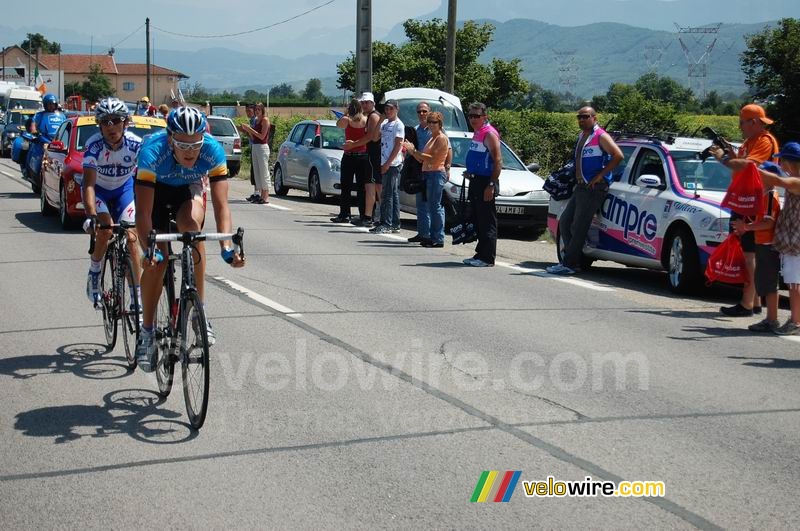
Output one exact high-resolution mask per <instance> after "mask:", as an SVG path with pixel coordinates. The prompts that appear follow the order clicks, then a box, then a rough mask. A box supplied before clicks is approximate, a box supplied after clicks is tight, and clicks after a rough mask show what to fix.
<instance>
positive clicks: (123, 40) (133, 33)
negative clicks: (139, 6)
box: [111, 24, 144, 49]
mask: <svg viewBox="0 0 800 531" xmlns="http://www.w3.org/2000/svg"><path fill="white" fill-rule="evenodd" d="M143 27H144V24H142V25H141V26H139V27H138V28H136V29H135V30H133V31H132V32H130V33H129V34H128V36H127V37H125V38H124V39H122V40H121V41H119V42H118V43H117V44H114V45H112V46H111V48H112V49H114V48H116V47H117V46H119V45H120V44H122V43H123V42H125V41H127V40H128V39H130V38H131V37H133V36H134V35H136V34H137V33H138V32H139V30H140V29H142V28H143Z"/></svg>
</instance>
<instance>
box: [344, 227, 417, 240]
mask: <svg viewBox="0 0 800 531" xmlns="http://www.w3.org/2000/svg"><path fill="white" fill-rule="evenodd" d="M353 231H354V232H366V233H367V234H371V235H373V236H383V237H384V238H386V239H387V240H396V241H398V242H404V241H407V240H408V238H406V237H405V236H397V235H395V234H386V233H381V234H375V233H374V232H370V229H369V228H367V227H355V226H354V227H353Z"/></svg>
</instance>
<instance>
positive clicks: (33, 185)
mask: <svg viewBox="0 0 800 531" xmlns="http://www.w3.org/2000/svg"><path fill="white" fill-rule="evenodd" d="M22 178H23V179H25V180H26V181H28V182H29V183H31V191H32V192H33V193H34V194H36V195H40V194H41V193H42V187H41V186H39V185H38V184H36V181H34V179H33V177H32V176H31V170H29V169H28V167H27V166H26V167H24V168H23V169H22Z"/></svg>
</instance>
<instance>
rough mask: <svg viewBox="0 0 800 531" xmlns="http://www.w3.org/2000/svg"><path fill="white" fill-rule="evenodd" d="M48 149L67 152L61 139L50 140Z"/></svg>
mask: <svg viewBox="0 0 800 531" xmlns="http://www.w3.org/2000/svg"><path fill="white" fill-rule="evenodd" d="M47 150H48V151H56V152H59V153H66V151H67V150H66V149H65V148H64V143H63V142H62V141H61V140H53V141H52V142H50V145H49V146H48V147H47Z"/></svg>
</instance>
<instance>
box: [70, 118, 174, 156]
mask: <svg viewBox="0 0 800 531" xmlns="http://www.w3.org/2000/svg"><path fill="white" fill-rule="evenodd" d="M127 130H128V131H130V132H131V133H133V134H134V135H136V136H138V137H139V138H142V139H144V137H146V136H148V135H152V134H153V133H158V132H159V131H163V130H164V128H163V127H160V126H157V125H154V126H150V125H143V124H131V125H130V126H128V129H127ZM99 132H100V129H99V128H98V127H97V125H96V124H87V125H82V126H80V127H79V128H78V141H77V142H76V144H75V149H76V150H77V151H84V150H85V149H86V142H88V141H89V139H90V138H91V137H92V136H93V135H94V134H95V133H99Z"/></svg>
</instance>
